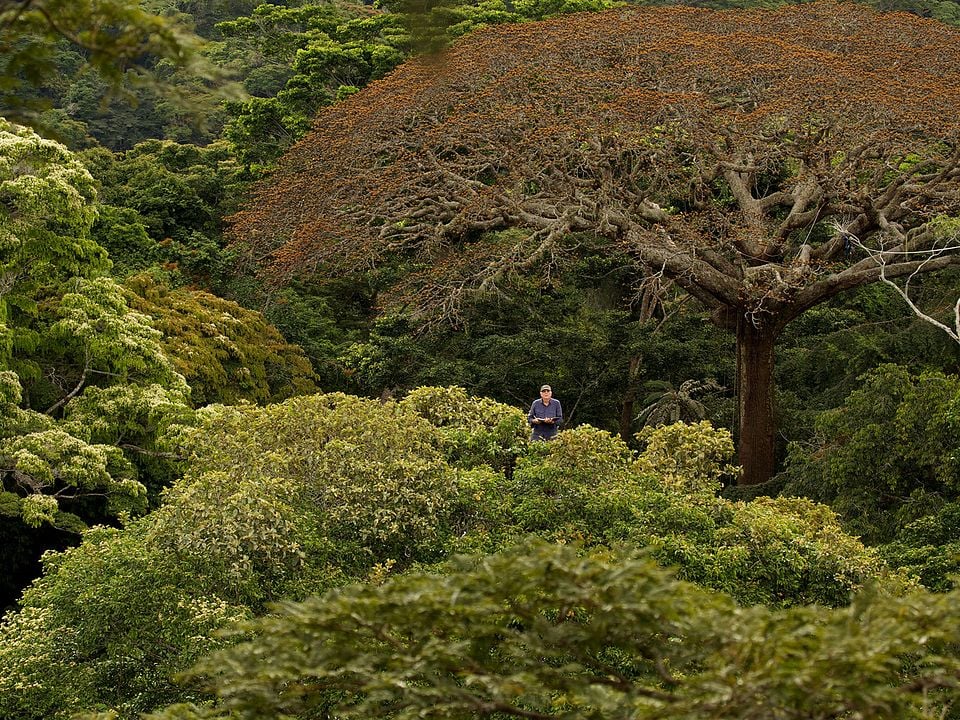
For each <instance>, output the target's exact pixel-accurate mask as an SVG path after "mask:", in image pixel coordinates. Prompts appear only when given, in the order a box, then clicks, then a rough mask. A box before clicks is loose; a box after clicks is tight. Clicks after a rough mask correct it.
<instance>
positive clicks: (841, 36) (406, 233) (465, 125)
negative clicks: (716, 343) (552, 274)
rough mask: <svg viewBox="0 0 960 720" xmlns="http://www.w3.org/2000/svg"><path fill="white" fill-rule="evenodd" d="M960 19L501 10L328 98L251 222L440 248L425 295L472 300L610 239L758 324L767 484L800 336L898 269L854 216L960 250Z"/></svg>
mask: <svg viewBox="0 0 960 720" xmlns="http://www.w3.org/2000/svg"><path fill="white" fill-rule="evenodd" d="M958 38H960V34H958V33H957V32H956V31H954V30H951V29H949V28H946V27H943V26H942V25H939V24H937V23H933V22H925V21H922V20H918V19H915V18H911V17H907V16H902V17H899V16H894V17H886V16H881V15H880V14H878V13H876V12H873V11H869V10H865V9H864V8H860V7H856V6H854V5H852V4H845V5H837V4H833V3H826V4H824V3H819V4H818V3H814V4H806V5H802V6H790V7H786V8H783V9H781V10H779V11H777V12H775V13H770V12H733V11H730V12H723V13H716V12H709V11H704V10H693V9H684V8H673V9H656V10H652V9H617V10H611V11H608V12H606V13H601V14H588V15H577V16H574V17H570V18H563V19H559V20H554V21H551V22H547V23H542V24H536V25H520V26H501V27H499V28H497V29H490V30H486V31H482V32H477V33H474V34H473V35H471V36H470V37H469V38H468V39H466V40H464V41H462V42H459V43H457V44H456V45H455V46H454V47H453V48H452V49H451V50H450V51H448V52H446V53H444V54H442V55H440V56H437V57H430V58H427V59H423V60H420V61H417V62H411V63H407V64H406V65H404V66H403V67H402V68H401V69H399V70H398V71H396V72H394V73H393V74H392V75H390V76H389V77H388V78H387V79H385V80H383V81H380V82H378V83H376V84H374V85H373V86H371V87H369V88H367V89H366V90H365V91H364V92H362V93H360V94H359V95H357V96H356V97H354V98H351V99H350V100H348V101H346V102H344V103H341V104H339V105H336V106H334V107H333V108H331V109H330V110H328V111H326V112H324V113H322V114H321V115H320V116H319V118H318V121H317V125H316V127H315V129H314V131H313V132H312V133H311V134H309V135H308V136H307V137H306V138H305V139H304V140H303V141H301V143H299V144H298V145H297V146H296V147H295V148H294V149H293V150H292V151H291V152H290V153H289V154H288V155H287V156H286V157H285V158H284V160H283V161H282V162H281V163H280V165H279V167H278V170H277V171H276V173H274V174H273V175H272V176H271V178H270V179H269V180H268V181H267V182H266V183H265V184H263V185H262V186H261V189H260V190H259V192H258V193H257V195H256V198H255V200H254V201H253V202H252V203H251V204H250V205H249V206H248V208H247V209H245V210H243V211H241V212H240V213H239V214H238V215H237V217H236V219H235V225H234V228H233V232H234V234H235V236H236V237H237V238H238V241H239V242H242V243H245V244H247V245H249V247H250V252H251V253H252V254H253V255H255V256H256V257H264V256H266V257H268V258H269V259H268V260H267V261H266V262H265V264H266V266H267V267H266V270H267V272H272V273H274V274H277V275H280V276H281V277H283V276H289V275H290V274H293V273H303V272H319V273H327V274H335V273H339V272H343V271H344V270H346V271H348V272H350V271H356V270H357V269H358V268H362V267H364V266H367V265H377V264H381V263H384V262H386V261H388V260H390V259H391V258H396V256H397V255H398V254H400V255H402V256H404V257H413V258H416V262H419V263H420V266H421V267H422V270H420V271H419V272H417V271H413V272H408V273H405V274H404V275H402V276H401V277H400V283H399V284H400V287H399V288H397V289H396V293H397V294H398V296H399V301H401V302H404V303H407V304H410V305H412V306H413V307H414V308H415V309H416V311H418V312H420V313H424V314H428V315H430V314H433V315H436V314H440V315H441V316H447V317H452V318H456V316H457V312H458V308H459V306H460V304H461V303H462V302H463V298H464V296H465V295H467V294H469V293H471V292H475V293H481V294H482V293H487V294H494V293H497V292H499V291H501V285H502V284H503V283H504V280H505V279H507V278H509V277H511V276H516V275H519V274H524V273H530V274H537V273H544V272H548V271H549V268H550V267H551V266H553V265H555V264H556V263H557V262H558V259H557V258H558V256H562V255H563V254H564V253H565V252H569V250H568V249H567V248H566V247H565V246H564V240H565V239H566V238H568V237H569V236H570V235H571V234H575V233H589V234H592V235H595V236H598V237H600V238H602V241H601V242H602V243H603V244H605V245H607V246H608V247H609V251H608V252H610V253H616V254H623V255H625V256H627V257H629V258H632V259H633V260H634V261H635V262H636V263H638V264H640V265H642V266H643V267H644V268H646V270H647V271H648V272H649V273H661V274H664V275H666V276H667V277H669V278H671V279H673V280H674V281H675V282H676V284H677V285H679V286H680V287H682V288H683V289H684V290H685V291H687V292H688V293H690V294H691V295H693V296H694V297H696V298H697V299H698V300H699V301H701V302H702V303H703V304H704V305H706V306H707V307H708V308H711V309H715V310H716V311H717V315H716V319H717V321H718V322H719V323H720V324H721V325H723V326H724V327H728V328H729V329H730V330H732V331H733V332H735V333H736V336H737V344H738V351H737V352H738V357H737V359H738V369H739V371H738V387H739V393H740V394H739V413H738V417H739V425H740V449H741V453H740V460H741V463H742V464H743V465H744V475H743V478H744V482H745V483H747V484H753V483H759V482H764V481H766V480H769V479H770V477H771V476H772V473H773V471H774V459H775V456H774V436H775V434H776V427H775V422H774V411H773V389H772V383H773V352H774V343H775V341H776V339H777V336H778V335H779V334H780V333H781V331H782V330H783V328H784V327H785V326H786V324H787V323H789V322H790V321H791V320H793V319H794V318H796V317H797V316H798V315H800V314H801V313H803V312H805V311H806V310H808V309H809V308H811V307H813V306H815V305H817V304H820V303H822V302H825V301H826V300H828V299H830V298H831V297H833V296H834V295H836V294H837V293H840V292H843V291H845V290H849V289H851V288H854V287H857V286H859V285H862V284H865V283H869V282H872V281H875V280H876V279H878V277H879V274H880V266H879V265H878V263H877V262H876V260H875V259H874V258H873V257H872V256H871V257H867V258H862V257H859V256H852V255H851V253H850V242H851V240H850V238H855V239H856V240H857V241H858V242H862V243H869V244H870V245H871V246H872V247H877V248H882V249H883V251H884V253H885V255H884V257H885V258H889V259H890V261H889V262H887V263H886V267H885V272H886V275H887V276H888V277H890V278H895V277H898V276H902V275H907V274H912V273H916V272H918V271H920V270H924V271H929V270H934V269H938V268H942V267H945V266H947V265H949V264H952V263H954V262H955V261H956V258H955V257H954V256H953V255H951V254H949V253H945V254H942V255H940V256H939V257H936V258H933V259H931V258H930V257H928V256H925V255H918V254H916V253H917V251H920V250H925V249H929V248H936V247H942V246H944V245H947V244H949V243H950V241H951V240H952V238H953V236H954V235H955V228H954V225H955V224H954V223H952V222H951V221H950V217H951V215H953V214H955V213H956V211H957V209H958V207H960V201H958V199H957V198H958V197H960V194H958V192H957V190H958V187H960V150H958V148H957V143H956V139H957V133H958V129H960V126H958V124H957V117H956V115H955V112H954V109H955V108H956V107H957V106H958V104H960V75H958V72H957V68H958V67H960V52H958V50H957V48H958V42H957V41H958ZM515 227H516V228H523V230H524V232H522V233H520V234H508V233H507V234H497V233H498V232H501V231H504V230H507V229H509V228H515Z"/></svg>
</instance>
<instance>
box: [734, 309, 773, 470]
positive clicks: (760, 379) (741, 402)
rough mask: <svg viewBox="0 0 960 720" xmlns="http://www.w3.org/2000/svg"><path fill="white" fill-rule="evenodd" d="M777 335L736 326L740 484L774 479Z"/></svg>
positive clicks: (746, 323) (744, 322) (745, 325)
mask: <svg viewBox="0 0 960 720" xmlns="http://www.w3.org/2000/svg"><path fill="white" fill-rule="evenodd" d="M776 337H777V333H776V331H775V330H773V329H772V328H768V327H759V328H757V327H754V325H753V324H752V323H750V322H749V321H747V320H746V319H741V320H740V322H739V323H737V384H738V407H737V415H738V419H739V423H738V426H739V430H740V442H739V450H738V454H739V462H740V465H741V466H743V472H742V474H741V475H740V484H741V485H756V484H758V483H762V482H766V481H767V480H769V479H770V478H771V477H772V476H773V470H774V463H775V460H776V457H775V454H774V449H775V439H776V430H777V428H776V421H775V419H774V414H773V348H774V343H775V341H776Z"/></svg>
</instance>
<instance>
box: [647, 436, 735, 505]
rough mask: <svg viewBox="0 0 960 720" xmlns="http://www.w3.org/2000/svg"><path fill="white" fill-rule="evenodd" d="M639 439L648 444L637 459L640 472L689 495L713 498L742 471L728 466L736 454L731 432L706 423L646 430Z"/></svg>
mask: <svg viewBox="0 0 960 720" xmlns="http://www.w3.org/2000/svg"><path fill="white" fill-rule="evenodd" d="M636 437H637V440H639V441H640V442H641V443H644V444H645V445H646V447H645V449H644V451H643V452H642V453H641V455H640V457H639V458H638V459H637V465H638V467H639V469H640V471H641V472H647V473H655V474H656V475H658V476H659V477H660V478H661V479H662V481H663V483H664V484H666V485H668V486H670V487H675V488H677V489H679V490H680V491H682V492H685V493H689V494H700V493H704V494H707V495H714V494H716V493H717V492H719V490H720V487H721V485H722V484H723V481H724V480H726V481H727V482H728V483H729V482H731V481H735V479H736V476H737V474H738V473H739V471H740V468H738V467H735V466H733V465H730V464H725V463H727V461H728V460H729V459H730V458H732V457H733V455H734V452H735V450H734V447H733V436H731V435H730V431H729V430H726V429H723V428H720V429H717V430H714V428H713V426H712V425H710V423H708V422H707V421H705V420H703V421H701V422H699V423H696V424H691V425H688V424H686V423H682V422H678V423H674V424H672V425H668V426H666V427H664V428H660V429H656V430H654V429H653V428H649V427H648V428H644V429H643V430H641V431H640V432H639V433H637V436H636Z"/></svg>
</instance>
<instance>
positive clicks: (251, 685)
mask: <svg viewBox="0 0 960 720" xmlns="http://www.w3.org/2000/svg"><path fill="white" fill-rule="evenodd" d="M958 603H960V595H957V594H950V595H944V596H933V595H923V594H918V595H912V596H908V597H906V598H904V599H902V600H891V599H890V598H886V597H878V596H877V595H875V594H869V593H868V594H865V595H863V596H861V597H860V598H858V599H857V600H856V601H855V602H854V604H853V605H851V606H850V607H849V608H846V609H843V610H833V611H829V610H825V609H822V608H816V607H810V608H802V609H793V610H787V611H779V612H777V611H772V610H770V609H767V608H764V607H755V608H741V607H738V606H736V605H735V604H734V603H733V602H731V601H730V599H729V598H727V597H724V596H722V595H719V594H715V593H709V592H706V591H704V590H701V589H699V588H696V587H694V586H691V585H689V584H686V583H683V582H680V581H677V580H675V579H674V578H672V577H670V575H669V573H667V572H665V571H664V570H663V569H661V568H659V567H657V565H656V564H655V563H654V562H652V561H651V560H650V559H649V557H645V556H644V555H642V554H638V553H637V552H635V551H632V550H630V549H629V548H621V549H617V550H614V551H610V550H604V549H599V550H594V551H591V552H587V553H584V552H582V551H580V550H578V549H577V548H575V547H565V546H556V545H547V544H543V543H533V544H531V546H529V547H528V548H527V549H525V550H512V551H509V552H505V553H502V554H500V555H494V556H490V557H486V558H482V559H466V558H463V559H459V560H456V561H454V562H453V563H452V564H451V566H450V567H448V568H447V569H446V572H445V573H443V574H440V575H422V574H415V575H408V576H406V577H402V578H396V579H394V580H391V581H388V582H387V583H386V584H384V585H381V586H371V585H355V586H351V587H348V588H345V589H343V590H340V591H336V592H332V593H330V594H328V595H326V596H325V597H323V598H314V599H310V600H307V601H306V602H303V603H300V604H286V605H284V606H283V607H282V608H281V613H280V614H279V615H278V616H274V617H268V618H264V619H262V620H260V621H257V622H256V623H254V624H252V625H247V626H246V630H247V631H248V632H252V633H253V634H254V636H255V637H254V639H252V640H250V641H249V642H246V643H243V644H241V645H239V646H237V647H234V648H231V649H228V650H226V651H223V652H221V653H217V654H215V655H214V656H213V657H212V658H210V659H208V660H206V661H204V662H203V663H201V664H200V666H199V667H198V669H197V671H196V672H197V673H199V674H201V675H204V676H208V677H211V678H212V680H213V683H214V685H215V687H216V689H217V693H218V695H219V696H220V700H221V704H222V707H223V712H224V715H226V714H227V713H237V714H238V715H240V716H241V717H300V718H319V717H327V718H347V717H352V718H356V717H383V718H462V717H497V718H500V717H511V716H512V717H528V718H529V717H537V718H547V717H558V718H568V719H570V720H575V719H578V718H598V717H602V718H658V719H662V718H676V720H681V719H686V718H703V717H709V718H730V719H731V720H732V719H734V718H759V717H794V716H796V717H809V718H821V717H822V718H826V717H860V718H865V719H866V718H870V719H873V720H880V719H881V718H890V717H896V718H931V719H932V718H934V717H943V715H942V714H941V713H945V712H947V709H946V708H948V707H949V705H950V704H951V703H952V702H953V701H954V700H955V698H956V689H955V687H954V682H953V678H954V677H955V675H956V673H957V672H958V670H960V660H958V658H957V657H956V654H955V647H956V644H957V642H958V640H960V634H958V628H957V625H956V623H955V622H953V619H954V617H955V615H956V613H957V611H958V609H960V608H958ZM625 628H626V629H629V631H625ZM204 716H205V715H204V714H203V713H202V712H198V713H196V714H194V713H191V712H189V711H188V709H187V708H184V707H182V706H181V707H178V708H176V709H175V710H171V711H170V712H169V713H160V714H157V715H154V716H152V717H153V718H154V719H155V720H160V718H166V719H167V720H170V719H171V718H183V717H188V718H197V717H204Z"/></svg>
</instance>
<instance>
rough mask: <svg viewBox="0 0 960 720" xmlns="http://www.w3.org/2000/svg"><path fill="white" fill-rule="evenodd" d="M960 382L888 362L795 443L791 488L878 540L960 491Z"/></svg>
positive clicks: (786, 475) (787, 473) (789, 478)
mask: <svg viewBox="0 0 960 720" xmlns="http://www.w3.org/2000/svg"><path fill="white" fill-rule="evenodd" d="M958 398H960V380H958V379H957V378H956V377H955V376H952V375H943V374H941V373H932V372H931V373H923V374H920V375H914V374H911V373H910V372H909V371H907V370H906V369H904V368H902V367H899V366H895V365H884V366H881V367H879V368H877V369H876V370H874V371H872V372H870V373H868V374H867V375H865V376H863V378H862V386H861V388H860V389H859V390H856V391H854V392H852V393H850V395H849V396H848V397H847V400H846V401H845V403H844V405H843V406H841V407H840V408H837V409H836V410H832V411H828V412H825V413H823V414H822V415H821V416H820V417H819V418H818V420H817V423H816V436H815V438H814V439H813V442H812V443H811V446H810V447H806V446H803V445H799V444H797V445H795V446H793V447H792V448H791V451H790V457H789V461H788V466H787V470H786V471H785V473H784V478H783V479H784V480H785V481H786V485H785V489H784V492H787V493H796V494H802V495H805V496H807V497H810V498H813V499H815V500H819V501H821V502H828V503H830V504H831V505H832V506H833V507H834V508H835V509H836V510H837V511H838V512H839V513H840V515H841V516H843V517H844V518H845V520H846V522H847V526H848V527H849V528H850V529H852V530H853V532H855V533H857V534H861V535H863V536H864V537H865V538H867V539H868V540H869V541H871V542H884V541H889V540H890V539H892V538H893V537H894V535H895V534H896V533H897V532H898V531H899V530H900V529H901V528H902V527H903V526H904V525H905V524H907V523H909V522H910V521H912V520H914V519H917V518H919V517H922V516H923V515H926V514H928V513H929V512H930V511H932V510H934V509H936V508H937V507H938V506H939V505H941V504H942V503H943V501H944V498H948V499H952V498H956V497H957V493H958V490H960V485H958V482H960V475H958V469H960V466H958V464H957V453H956V451H955V450H954V448H956V447H957V437H958V436H960V435H958V432H960V427H958V425H957V422H958V418H960V414H958V411H957V402H958Z"/></svg>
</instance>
